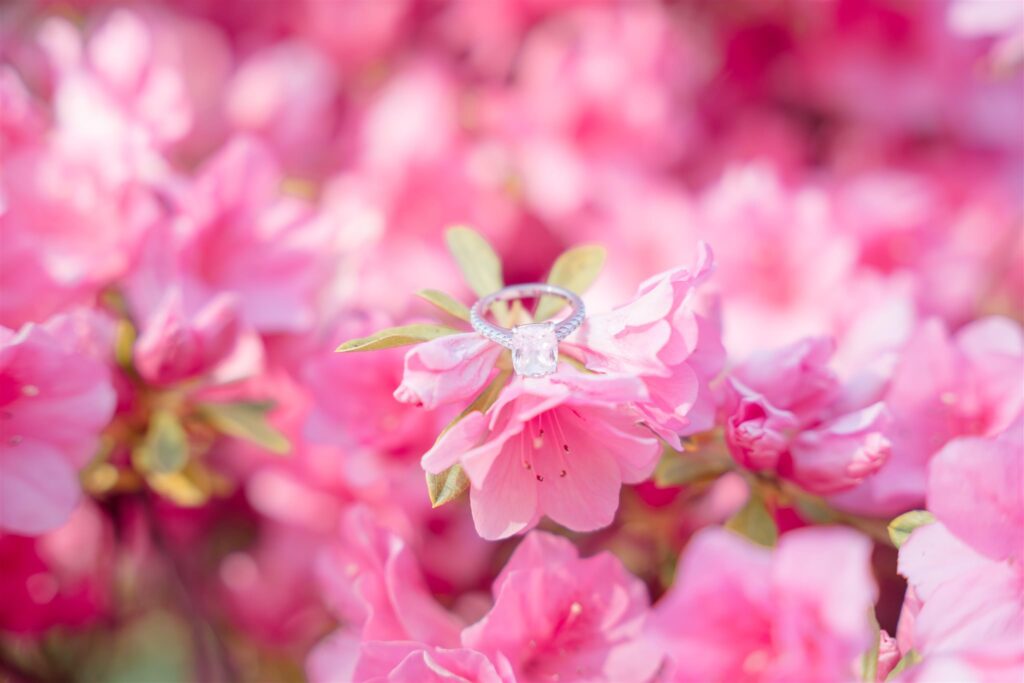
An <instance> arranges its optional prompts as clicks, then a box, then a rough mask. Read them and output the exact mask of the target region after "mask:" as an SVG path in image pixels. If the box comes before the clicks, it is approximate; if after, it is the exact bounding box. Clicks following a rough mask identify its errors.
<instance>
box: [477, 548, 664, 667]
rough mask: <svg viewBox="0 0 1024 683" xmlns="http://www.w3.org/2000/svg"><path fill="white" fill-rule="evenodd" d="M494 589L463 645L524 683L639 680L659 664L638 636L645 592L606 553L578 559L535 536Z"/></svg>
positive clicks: (569, 550) (645, 607) (571, 550)
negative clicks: (505, 665)
mask: <svg viewBox="0 0 1024 683" xmlns="http://www.w3.org/2000/svg"><path fill="white" fill-rule="evenodd" d="M491 590H492V592H493V594H494V607H492V608H491V610H490V611H489V612H488V613H487V615H486V616H484V618H483V619H481V620H480V621H478V622H477V623H475V624H473V625H472V626H469V627H467V628H466V629H465V630H464V631H463V632H462V644H463V645H464V646H465V647H469V648H472V649H474V650H478V651H480V652H482V653H484V654H485V655H488V656H489V657H491V658H492V660H493V661H500V658H507V659H508V661H509V662H510V663H511V665H512V669H513V670H514V671H515V675H516V677H517V679H518V680H519V681H521V682H522V683H531V682H534V681H536V682H540V681H550V680H563V681H571V680H587V681H609V682H615V683H630V682H636V683H642V682H646V681H649V680H651V678H652V677H653V676H654V674H655V672H656V671H657V670H658V668H659V667H660V666H661V661H660V658H659V657H658V656H657V653H656V651H655V650H654V649H653V648H652V647H651V646H650V644H649V643H648V642H647V641H646V640H645V639H644V638H643V628H644V622H645V619H646V617H647V613H648V597H647V590H646V588H645V587H644V585H643V583H641V582H640V580H639V579H637V578H636V577H634V576H632V575H631V574H629V572H627V571H626V569H625V568H624V567H623V566H622V563H621V562H619V560H618V559H617V558H615V557H614V556H613V555H611V554H609V553H602V554H600V555H596V556H594V557H589V558H586V559H580V557H579V556H578V554H577V551H576V548H575V547H574V546H573V545H572V543H570V542H569V541H568V540H566V539H564V538H561V537H558V536H552V535H550V534H546V533H541V532H539V531H534V532H532V533H530V534H529V535H528V536H527V537H526V538H525V539H523V542H522V543H520V544H519V547H518V548H516V551H515V553H513V555H512V557H511V558H510V559H509V561H508V563H507V564H506V565H505V567H504V569H502V571H501V574H499V575H498V577H497V579H495V581H494V585H493V586H492V589H491Z"/></svg>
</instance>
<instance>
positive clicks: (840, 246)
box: [695, 163, 857, 358]
mask: <svg viewBox="0 0 1024 683" xmlns="http://www.w3.org/2000/svg"><path fill="white" fill-rule="evenodd" d="M695 220H696V221H697V223H698V225H699V226H700V227H701V233H700V234H701V235H702V236H703V237H704V239H706V240H707V241H708V242H710V243H711V246H712V248H714V250H715V255H716V257H717V266H718V267H717V270H716V272H715V283H716V285H717V287H718V288H719V290H720V291H721V294H722V314H723V329H724V343H725V346H726V348H727V349H729V353H730V354H731V355H732V356H733V357H736V358H744V357H746V356H747V355H749V354H750V353H751V352H753V351H755V350H758V349H763V348H772V347H777V346H781V345H784V344H789V343H792V342H794V341H796V340H797V339H800V338H802V337H806V336H808V335H821V334H831V333H833V332H834V331H835V330H834V329H833V321H832V315H833V313H832V311H833V309H834V307H835V302H836V300H837V299H838V295H839V294H840V293H843V294H845V292H844V287H845V286H846V285H847V284H848V282H849V280H850V278H851V277H852V276H853V273H854V266H855V265H856V257H857V244H856V242H855V241H854V240H852V239H850V238H849V237H847V236H845V235H843V234H842V233H838V232H837V231H836V230H835V229H834V228H833V224H834V222H835V218H834V206H833V203H832V200H831V197H830V195H829V193H828V192H826V191H825V190H824V189H822V188H820V187H817V186H814V185H810V184H804V185H795V186H792V187H791V186H790V185H789V184H787V182H786V181H785V179H783V178H781V177H780V176H779V174H778V172H777V171H776V170H775V169H774V168H773V167H771V166H768V165H766V164H761V163H758V164H749V165H744V166H738V167H734V168H730V169H727V170H726V172H724V173H723V174H722V176H721V179H720V180H719V181H718V182H717V183H715V184H714V185H712V186H710V187H709V188H708V189H707V190H705V191H704V193H703V194H702V195H701V197H700V198H699V201H698V206H697V216H696V218H695Z"/></svg>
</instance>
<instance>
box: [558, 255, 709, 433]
mask: <svg viewBox="0 0 1024 683" xmlns="http://www.w3.org/2000/svg"><path fill="white" fill-rule="evenodd" d="M712 268H713V264H712V255H711V250H710V249H709V248H708V247H707V245H706V244H703V243H701V244H700V245H699V247H698V256H697V261H696V264H695V265H694V266H693V268H692V269H690V268H677V269H675V270H672V271H669V272H667V273H664V274H661V275H658V276H655V277H653V278H651V279H650V280H648V281H647V282H645V283H643V284H642V285H641V286H640V288H639V291H638V293H637V295H636V297H635V298H634V299H633V300H632V301H631V302H629V303H626V304H624V305H622V306H620V307H618V308H616V309H615V310H613V311H611V312H610V313H607V314H603V315H602V314H598V315H594V316H591V317H590V318H588V319H587V321H586V322H585V323H584V325H583V327H582V328H581V329H580V332H579V335H578V338H579V340H580V341H579V342H578V343H577V344H576V345H575V347H574V348H576V349H577V350H578V352H579V353H580V354H581V355H582V356H583V359H584V362H585V363H586V366H587V368H589V369H591V370H595V371H597V372H624V373H632V374H635V375H637V376H639V377H641V378H642V379H643V382H644V385H645V386H646V388H647V392H648V396H649V398H648V400H647V401H644V402H642V403H639V404H638V405H637V408H638V409H639V411H640V413H641V414H642V415H643V416H644V419H645V423H646V424H647V425H648V426H649V427H650V428H651V429H652V430H654V431H655V432H656V433H657V434H658V435H659V436H661V437H662V438H663V439H665V440H666V441H668V442H669V443H671V444H673V445H674V446H675V447H676V448H679V447H680V446H681V443H680V439H679V437H680V436H685V435H688V434H693V433H696V432H698V431H704V430H707V429H710V428H711V427H712V426H713V424H714V398H713V397H712V395H711V389H710V387H709V383H710V381H711V380H712V379H713V378H714V377H715V376H716V375H717V374H718V373H719V372H720V371H721V369H722V365H723V363H724V360H725V352H724V350H723V349H722V345H721V340H720V333H719V329H718V324H717V319H715V318H714V317H713V316H707V315H704V314H702V311H701V308H700V305H699V302H698V301H697V298H698V296H699V292H700V286H701V285H702V284H703V283H704V282H705V281H706V280H707V278H708V277H709V276H710V274H711V271H712Z"/></svg>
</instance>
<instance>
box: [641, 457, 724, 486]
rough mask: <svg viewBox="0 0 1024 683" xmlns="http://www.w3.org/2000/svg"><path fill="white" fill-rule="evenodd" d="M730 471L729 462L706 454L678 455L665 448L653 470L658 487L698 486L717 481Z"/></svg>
mask: <svg viewBox="0 0 1024 683" xmlns="http://www.w3.org/2000/svg"><path fill="white" fill-rule="evenodd" d="M730 469H732V467H731V465H730V462H729V460H727V459H724V458H719V457H716V456H714V455H713V454H706V453H701V452H697V453H679V452H677V451H675V450H673V449H671V448H666V449H665V452H664V453H663V454H662V456H661V460H659V461H658V467H657V469H655V470H654V483H655V484H657V485H658V486H660V487H663V488H667V487H670V486H683V485H686V484H700V483H704V482H709V481H713V480H715V479H717V478H718V477H719V476H721V475H723V474H725V473H726V472H728V471H729V470H730Z"/></svg>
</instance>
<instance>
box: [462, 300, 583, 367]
mask: <svg viewBox="0 0 1024 683" xmlns="http://www.w3.org/2000/svg"><path fill="white" fill-rule="evenodd" d="M543 295H549V296H557V297H559V298H561V299H564V300H565V301H566V302H568V303H569V305H570V306H571V307H572V312H571V313H570V314H569V316H568V317H567V318H565V319H564V320H561V321H559V322H557V323H555V322H550V321H546V322H540V323H528V324H525V325H516V326H515V327H513V328H512V329H508V328H505V327H500V326H498V325H495V324H494V323H492V322H489V321H488V320H486V319H485V318H484V315H485V314H486V312H487V310H488V309H489V308H490V307H491V306H492V305H493V304H494V303H496V302H498V301H512V300H515V299H526V298H531V297H539V296H543ZM585 315H586V308H585V307H584V306H583V300H582V299H580V297H579V296H577V295H576V294H575V293H574V292H570V291H569V290H568V289H565V288H563V287H558V286H556V285H548V284H542V283H538V282H530V283H526V284H521V285H510V286H508V287H505V288H504V289H500V290H498V291H497V292H494V293H493V294H488V295H487V296H485V297H483V298H482V299H480V300H479V301H477V302H476V303H475V304H473V307H472V308H471V309H470V310H469V323H470V324H471V325H472V326H473V329H474V330H476V331H477V332H479V333H480V334H482V335H483V336H484V337H486V338H487V339H490V340H491V341H492V342H494V343H495V344H500V345H501V346H504V347H505V348H506V349H509V350H511V351H512V367H513V369H514V370H515V372H516V374H517V375H522V376H524V377H544V376H546V375H550V374H552V373H553V372H555V370H556V369H557V368H558V342H560V341H562V340H563V339H565V338H566V337H568V336H569V335H570V334H572V333H573V332H575V331H576V329H577V328H578V327H579V326H580V325H582V324H583V318H584V316H585Z"/></svg>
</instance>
